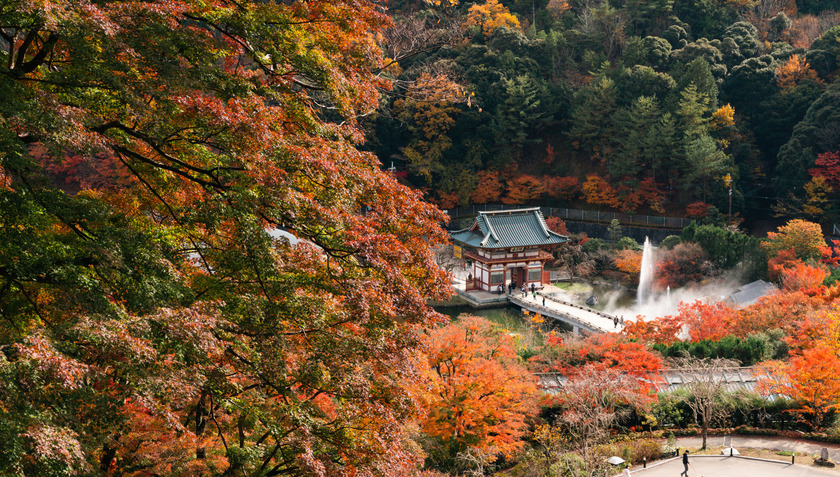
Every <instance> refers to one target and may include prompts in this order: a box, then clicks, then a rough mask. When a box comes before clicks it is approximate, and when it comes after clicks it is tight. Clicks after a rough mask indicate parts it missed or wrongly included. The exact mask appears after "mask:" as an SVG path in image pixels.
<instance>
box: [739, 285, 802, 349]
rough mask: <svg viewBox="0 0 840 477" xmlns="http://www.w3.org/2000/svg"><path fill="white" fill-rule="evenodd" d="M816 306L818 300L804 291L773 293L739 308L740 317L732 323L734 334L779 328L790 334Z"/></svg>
mask: <svg viewBox="0 0 840 477" xmlns="http://www.w3.org/2000/svg"><path fill="white" fill-rule="evenodd" d="M815 306H817V303H816V300H814V299H813V298H811V297H809V296H807V295H805V294H804V293H802V292H798V291H797V292H788V293H774V294H771V295H769V296H766V297H764V298H762V299H760V300H759V301H758V302H757V303H755V304H753V305H750V306H748V307H746V308H743V309H741V310H739V313H738V319H737V320H736V321H735V322H733V323H732V334H734V335H735V336H738V337H741V338H743V337H745V336H747V335H748V334H749V333H757V332H761V331H767V330H772V329H776V328H777V329H782V330H784V331H785V332H786V334H788V336H790V335H791V333H792V332H795V330H796V329H797V328H799V325H798V323H800V322H801V321H802V320H803V319H804V318H805V317H806V316H807V315H808V314H809V313H811V312H812V311H813V310H814V307H815Z"/></svg>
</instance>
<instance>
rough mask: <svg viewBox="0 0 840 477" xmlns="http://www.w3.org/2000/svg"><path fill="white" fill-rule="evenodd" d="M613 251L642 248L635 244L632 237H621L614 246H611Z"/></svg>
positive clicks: (637, 243)
mask: <svg viewBox="0 0 840 477" xmlns="http://www.w3.org/2000/svg"><path fill="white" fill-rule="evenodd" d="M613 248H614V249H615V250H641V249H642V246H641V245H639V242H636V240H635V239H633V238H632V237H621V239H620V240H618V241H617V242H616V243H615V245H613Z"/></svg>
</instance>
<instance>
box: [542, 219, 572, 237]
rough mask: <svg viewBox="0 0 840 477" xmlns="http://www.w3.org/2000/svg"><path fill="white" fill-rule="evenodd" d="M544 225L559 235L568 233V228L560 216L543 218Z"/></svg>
mask: <svg viewBox="0 0 840 477" xmlns="http://www.w3.org/2000/svg"><path fill="white" fill-rule="evenodd" d="M545 225H547V226H548V229H549V230H551V231H552V232H556V233H558V234H560V235H569V230H568V229H567V228H566V222H563V219H561V218H560V217H554V216H552V217H547V218H546V219H545Z"/></svg>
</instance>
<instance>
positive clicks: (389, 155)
mask: <svg viewBox="0 0 840 477" xmlns="http://www.w3.org/2000/svg"><path fill="white" fill-rule="evenodd" d="M390 7H391V10H392V16H393V18H394V21H395V26H394V27H393V28H392V29H391V30H389V31H388V32H387V33H386V39H387V41H386V43H387V45H388V49H387V53H386V54H387V55H389V58H387V59H386V70H385V71H386V72H387V73H388V74H389V75H390V76H391V77H392V79H393V81H394V88H393V89H392V90H391V92H390V94H389V95H386V96H385V97H384V98H383V101H384V102H385V104H384V105H383V110H382V112H381V113H380V114H378V115H377V116H375V117H372V118H370V121H369V123H368V128H369V130H370V133H371V137H372V138H373V143H372V145H371V147H373V148H374V150H375V152H376V153H377V154H378V155H379V157H380V159H381V160H382V162H383V164H385V165H386V166H390V165H391V164H392V163H393V165H394V166H395V167H396V169H397V171H398V172H397V174H398V175H400V176H401V177H403V178H404V179H405V180H407V181H408V182H409V183H410V184H411V185H413V186H415V187H418V188H422V189H423V190H425V191H426V192H427V194H428V197H429V198H430V199H431V200H434V201H435V202H437V204H438V205H439V206H441V207H443V208H449V207H453V206H456V205H459V204H460V205H465V204H469V203H478V204H481V203H498V202H500V201H501V202H505V203H509V204H519V203H526V202H530V203H535V202H540V203H543V204H547V203H552V204H557V205H563V204H571V203H577V204H578V205H580V204H582V203H584V202H585V203H588V204H590V206H589V207H592V208H594V207H598V208H604V209H610V210H621V211H625V212H639V213H641V212H653V213H664V212H666V209H667V212H668V213H672V214H681V215H685V214H686V206H688V205H692V204H693V207H694V208H693V209H689V215H691V212H692V211H696V210H697V208H698V207H700V208H701V209H703V208H705V207H706V205H705V204H710V205H714V206H716V207H717V208H718V209H719V210H720V211H723V212H725V211H726V210H727V208H728V200H729V197H728V196H729V190H728V186H727V183H726V180H725V177H726V176H727V174H729V175H730V176H729V177H730V178H731V184H732V188H733V194H732V200H733V212H735V213H736V214H738V213H739V214H741V216H753V217H755V216H765V217H770V216H771V215H776V216H784V217H802V218H809V219H812V220H818V221H821V222H823V223H827V222H830V221H831V220H832V219H833V218H834V216H835V209H836V205H835V200H834V199H836V188H837V187H838V181H837V173H836V167H837V157H836V156H835V155H833V153H835V152H836V151H837V150H838V149H840V110H838V108H837V105H838V104H840V86H838V85H837V84H834V83H835V79H836V71H837V68H838V56H840V14H839V13H838V12H837V11H835V10H832V8H834V9H837V8H838V6H837V5H836V3H835V2H832V1H827V0H821V1H820V0H799V1H796V2H794V1H793V0H760V1H750V0H655V1H639V0H615V1H608V0H550V1H549V0H535V1H530V2H527V1H522V0H517V1H505V2H502V3H499V2H497V1H496V0H488V1H487V2H484V3H481V2H478V3H451V2H446V1H443V2H435V3H434V4H429V3H425V2H419V1H407V2H396V3H394V4H391V5H390ZM421 89H422V91H424V92H423V93H422V94H420V93H419V91H421ZM821 155H822V156H821ZM818 158H821V159H819V161H820V162H819V164H817V165H818V166H819V167H815V164H816V162H817V161H818ZM698 203H702V204H698Z"/></svg>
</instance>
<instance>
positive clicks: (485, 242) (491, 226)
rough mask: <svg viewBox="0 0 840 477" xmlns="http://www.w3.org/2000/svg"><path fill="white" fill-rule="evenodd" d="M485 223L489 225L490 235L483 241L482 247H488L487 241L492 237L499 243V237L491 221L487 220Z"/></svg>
mask: <svg viewBox="0 0 840 477" xmlns="http://www.w3.org/2000/svg"><path fill="white" fill-rule="evenodd" d="M484 223H486V224H487V228H488V229H489V230H490V233H489V234H488V235H487V236H486V237H484V240H482V241H481V245H482V246H484V245H487V239H489V238H490V237H491V236H492V237H493V238H494V239H495V240H496V242H498V241H499V236H498V235H496V230H495V229H494V228H493V224H491V223H490V221H489V220H487V219H486V218H485V219H484Z"/></svg>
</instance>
